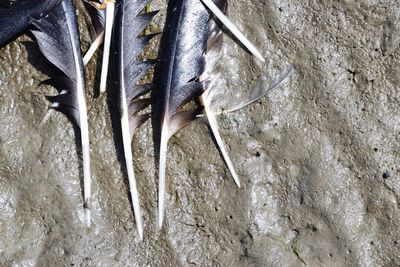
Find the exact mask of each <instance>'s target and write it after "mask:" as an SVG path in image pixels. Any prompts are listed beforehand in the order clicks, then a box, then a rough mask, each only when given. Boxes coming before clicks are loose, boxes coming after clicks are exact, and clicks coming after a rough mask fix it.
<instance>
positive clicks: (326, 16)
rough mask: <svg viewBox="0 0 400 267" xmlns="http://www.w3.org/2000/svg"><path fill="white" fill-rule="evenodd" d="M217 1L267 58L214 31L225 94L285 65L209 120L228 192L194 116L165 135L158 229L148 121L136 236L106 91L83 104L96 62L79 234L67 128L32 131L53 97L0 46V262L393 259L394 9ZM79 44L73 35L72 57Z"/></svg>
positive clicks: (72, 142)
mask: <svg viewBox="0 0 400 267" xmlns="http://www.w3.org/2000/svg"><path fill="white" fill-rule="evenodd" d="M162 2H163V1H155V2H154V4H153V5H154V7H160V8H161V9H162V12H161V14H160V15H159V16H158V18H157V19H156V24H155V26H154V30H157V28H158V29H159V28H160V26H157V25H160V23H161V22H162V21H163V12H165V5H164V4H161V3H162ZM229 3H230V7H229V15H230V17H231V18H232V19H233V21H234V22H235V23H236V24H237V25H238V26H239V28H240V29H242V30H243V31H244V32H245V33H246V35H247V36H249V37H250V39H251V40H254V42H255V43H256V44H257V45H258V46H259V47H260V49H261V51H262V52H263V54H264V55H265V56H266V58H267V63H266V65H265V66H263V65H262V64H260V63H258V62H256V61H255V60H254V59H253V58H252V57H251V56H249V55H248V54H247V53H246V52H244V51H243V50H242V49H241V47H240V46H238V45H237V44H236V43H235V42H234V41H233V40H232V39H230V38H229V37H228V36H227V38H225V46H224V56H223V60H222V65H223V68H222V70H221V80H220V86H221V87H222V88H226V90H227V93H228V94H229V96H230V97H227V99H232V98H235V97H238V95H240V94H242V93H243V92H245V91H246V90H247V89H248V88H250V87H251V84H252V83H253V82H254V80H255V79H256V78H257V76H258V75H259V74H260V73H261V71H262V69H264V70H266V69H267V70H268V71H269V72H271V73H276V72H277V71H278V70H279V69H281V68H282V67H283V66H284V65H286V64H287V63H291V64H293V66H294V68H295V70H296V71H295V73H294V75H292V77H291V79H290V80H289V81H288V82H287V83H286V84H285V85H284V86H283V87H281V88H280V89H278V90H275V91H274V92H272V93H271V94H270V95H268V96H267V97H266V98H263V99H262V100H261V101H259V102H257V103H255V104H254V105H252V106H251V107H249V108H246V109H244V110H242V111H240V112H237V113H233V114H229V115H226V116H221V117H220V118H219V121H220V123H221V134H222V135H223V137H224V138H225V141H226V143H227V144H228V146H229V152H230V154H231V155H232V159H233V161H234V162H235V164H236V166H237V170H238V173H239V175H240V178H241V181H242V184H243V188H241V189H238V188H237V187H236V186H235V184H234V182H233V180H232V178H231V176H230V174H229V172H228V170H227V168H226V167H225V165H224V162H223V161H222V159H221V157H220V154H219V152H218V150H217V149H216V147H215V145H214V143H213V141H212V139H211V137H210V135H209V131H208V128H207V126H206V125H205V124H204V122H202V121H201V120H198V121H196V122H194V123H192V124H191V125H190V126H189V127H188V128H186V129H184V130H182V131H181V132H179V133H178V134H177V135H176V136H175V137H173V138H172V139H171V141H170V152H169V155H168V156H169V160H168V180H167V188H168V192H167V212H166V221H165V225H164V228H163V231H161V232H159V231H157V230H156V206H157V179H156V177H155V176H154V164H153V163H154V161H153V153H154V151H153V146H152V142H151V140H152V139H151V128H150V124H149V123H147V124H146V125H145V127H143V128H142V129H141V130H140V131H139V132H138V134H137V135H136V136H135V138H134V141H133V143H132V146H133V149H134V158H135V162H134V165H135V170H136V173H137V179H138V187H139V192H140V200H141V206H142V209H143V214H142V216H143V220H144V227H145V237H144V240H143V241H139V239H138V237H137V233H136V227H135V222H134V218H133V214H132V209H131V205H130V203H129V200H128V191H127V185H126V178H125V177H126V175H125V169H124V162H123V161H121V152H122V149H121V143H120V141H119V138H120V133H119V129H118V127H117V126H116V125H117V124H118V119H117V113H116V112H117V109H116V107H115V106H114V103H115V100H113V97H115V94H114V93H113V87H112V86H109V88H108V90H109V92H108V94H106V95H102V96H100V97H97V98H96V96H97V87H95V86H94V81H95V77H96V70H97V71H98V64H97V65H96V62H95V61H96V60H94V61H93V62H91V63H90V64H89V66H88V70H87V77H88V81H87V85H88V105H89V119H90V130H91V132H90V138H91V148H92V152H91V157H92V172H93V194H94V199H95V201H94V203H93V220H94V223H93V226H92V227H91V228H90V229H88V228H86V227H85V226H84V224H83V209H82V192H81V190H82V187H81V184H80V178H81V172H80V170H79V168H80V166H81V163H80V161H79V156H78V155H79V154H80V153H79V151H78V150H77V149H78V148H77V140H76V138H75V132H74V129H73V127H72V125H71V124H70V123H69V122H68V120H67V119H66V118H65V117H64V116H63V115H62V114H59V113H53V114H51V116H50V118H49V120H48V121H47V122H46V123H45V124H43V125H39V124H40V121H41V119H42V117H43V115H44V114H45V112H46V109H47V106H48V102H47V101H46V99H45V95H48V94H53V93H55V90H54V89H52V88H50V87H44V86H39V83H40V81H42V80H44V79H45V78H46V76H45V75H44V74H43V73H42V72H40V71H39V70H38V69H37V68H35V67H34V66H33V65H32V64H30V62H34V63H35V64H36V65H37V64H39V65H40V60H39V59H40V57H41V56H40V55H39V53H38V52H35V51H33V52H32V53H31V54H30V57H31V58H32V60H29V58H28V53H27V49H26V46H25V45H24V44H23V41H24V40H28V39H29V38H28V37H27V36H23V37H21V38H19V39H17V40H16V41H15V42H12V43H10V44H9V45H7V46H6V47H4V48H2V49H0V90H1V94H0V125H1V127H0V265H1V266H303V265H307V266H399V265H400V207H399V204H400V182H399V178H400V167H399V166H400V164H399V163H400V153H399V151H400V150H399V148H400V146H399V141H400V108H399V107H400V106H399V103H400V89H399V84H400V75H399V74H400V49H399V44H400V3H398V1H393V0H390V1H389V0H387V1H384V0H382V1H378V0H365V1H351V0H346V1H345V0H340V1H293V0H286V1H279V0H272V1H264V0H263V1H229ZM88 42H89V39H88V37H87V34H86V33H85V34H84V37H83V48H84V49H86V48H87V44H88ZM153 48H154V49H155V46H154V47H153ZM150 50H151V49H150ZM150 50H149V51H150ZM42 67H43V66H42ZM110 85H111V83H110ZM227 102H229V101H227ZM113 132H114V133H113Z"/></svg>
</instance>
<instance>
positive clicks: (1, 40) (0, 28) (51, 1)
mask: <svg viewBox="0 0 400 267" xmlns="http://www.w3.org/2000/svg"><path fill="white" fill-rule="evenodd" d="M61 1H62V0H0V47H1V46H4V45H6V44H7V43H8V42H10V41H11V40H12V39H13V38H15V37H17V36H19V35H21V34H22V33H23V32H24V31H26V30H27V29H28V28H29V21H30V20H31V19H33V18H35V19H39V18H42V17H44V16H46V15H47V14H48V13H49V12H50V11H51V10H52V9H53V8H54V7H55V6H57V5H59V4H60V3H61Z"/></svg>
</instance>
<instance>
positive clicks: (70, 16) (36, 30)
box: [29, 0, 91, 225]
mask: <svg viewBox="0 0 400 267" xmlns="http://www.w3.org/2000/svg"><path fill="white" fill-rule="evenodd" d="M29 23H30V25H32V29H31V32H32V34H33V35H34V37H35V39H36V42H37V44H38V46H39V50H40V51H41V53H42V54H43V55H44V57H45V58H46V59H47V60H48V61H49V62H50V63H51V64H53V65H54V66H55V67H57V68H58V69H59V70H60V71H61V73H62V74H61V75H60V76H57V77H52V78H50V79H48V80H46V81H44V82H43V83H45V84H49V85H52V86H54V87H55V88H56V89H57V90H58V92H59V94H58V95H56V96H48V97H47V99H48V100H49V101H50V102H51V103H52V104H51V106H50V109H55V110H57V111H60V112H62V113H63V114H65V115H66V116H67V117H68V118H69V119H70V120H71V121H72V122H73V123H74V124H75V125H77V126H78V127H79V129H80V135H81V146H82V158H83V180H84V182H83V184H84V188H83V198H84V210H85V221H86V224H87V225H90V224H91V214H90V210H91V172H90V147H89V130H88V116H87V105H86V96H85V77H84V71H83V62H82V55H81V50H80V43H79V40H80V38H79V31H78V26H77V20H76V14H75V7H74V6H73V4H72V1H71V0H63V1H61V3H59V4H58V5H56V6H54V7H53V9H52V10H51V11H50V12H48V14H47V15H46V16H41V17H38V18H31V19H30V20H29Z"/></svg>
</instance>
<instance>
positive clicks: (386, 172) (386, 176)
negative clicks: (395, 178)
mask: <svg viewBox="0 0 400 267" xmlns="http://www.w3.org/2000/svg"><path fill="white" fill-rule="evenodd" d="M389 177H390V173H389V171H384V172H383V174H382V178H383V179H387V178H389Z"/></svg>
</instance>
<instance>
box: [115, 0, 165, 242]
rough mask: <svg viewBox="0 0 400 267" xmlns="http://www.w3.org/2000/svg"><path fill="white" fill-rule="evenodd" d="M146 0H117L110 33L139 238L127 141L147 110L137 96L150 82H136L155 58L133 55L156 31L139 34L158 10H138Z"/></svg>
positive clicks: (138, 222)
mask: <svg viewBox="0 0 400 267" xmlns="http://www.w3.org/2000/svg"><path fill="white" fill-rule="evenodd" d="M150 1H151V0H120V1H119V2H118V4H117V12H116V20H115V28H114V36H113V40H114V46H115V73H116V77H117V79H116V80H117V86H118V88H119V91H118V92H119V110H120V117H121V129H122V139H123V140H122V141H123V148H124V156H125V164H126V169H127V173H128V181H129V187H130V193H131V199H132V204H133V209H134V215H135V221H136V228H137V231H138V235H139V238H140V239H142V238H143V226H142V219H141V210H140V204H139V194H138V191H137V187H136V178H135V172H134V168H133V158H132V147H131V143H132V138H133V134H134V133H135V131H136V129H137V128H138V127H140V125H142V124H143V123H144V122H146V121H147V119H148V118H149V117H150V114H148V113H144V114H139V113H140V112H141V111H143V110H144V109H145V108H146V107H148V106H149V105H150V102H151V100H150V98H148V97H147V98H145V97H142V98H140V97H141V96H144V95H146V94H148V93H149V92H150V90H151V88H152V86H151V84H141V85H138V84H137V83H138V81H139V80H140V79H141V78H143V76H144V74H145V73H146V72H147V71H148V70H149V69H150V68H151V67H153V65H154V63H155V60H138V59H137V56H138V55H139V54H140V53H141V52H143V49H144V47H145V46H146V44H147V43H148V42H149V41H150V40H151V39H152V38H153V37H154V36H155V35H156V34H143V35H142V34H141V33H142V32H143V30H144V28H145V27H146V25H148V23H149V22H150V21H151V19H152V18H153V17H154V16H155V15H156V14H157V12H158V11H152V12H148V13H144V14H142V13H141V12H142V11H143V9H144V8H145V6H146V5H147V4H148V3H149V2H150ZM139 98H140V99H139Z"/></svg>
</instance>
